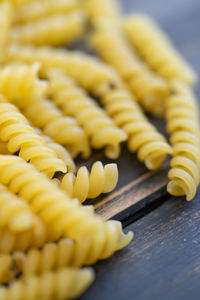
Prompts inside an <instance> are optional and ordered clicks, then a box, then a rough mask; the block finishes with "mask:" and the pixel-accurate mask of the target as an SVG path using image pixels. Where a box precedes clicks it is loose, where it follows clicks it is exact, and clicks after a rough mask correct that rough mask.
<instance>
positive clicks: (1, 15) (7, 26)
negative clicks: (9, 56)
mask: <svg viewBox="0 0 200 300" xmlns="http://www.w3.org/2000/svg"><path fill="white" fill-rule="evenodd" d="M11 21H12V6H11V3H10V2H9V1H4V2H0V64H1V63H2V62H3V61H4V57H5V55H6V51H7V49H6V48H7V46H8V42H9V37H10V30H11Z"/></svg>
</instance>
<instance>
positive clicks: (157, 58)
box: [123, 14, 197, 84]
mask: <svg viewBox="0 0 200 300" xmlns="http://www.w3.org/2000/svg"><path fill="white" fill-rule="evenodd" d="M123 25H124V30H125V32H126V34H127V36H128V38H129V40H130V42H131V44H133V46H135V47H136V48H137V50H138V52H139V53H140V54H141V55H142V57H143V58H144V59H145V60H146V61H147V63H148V64H149V65H150V66H151V67H152V68H153V69H154V70H155V71H157V72H158V73H159V74H160V75H161V76H163V77H165V78H166V79H169V80H174V79H176V80H180V81H183V82H185V83H188V84H194V83H195V82H196V78H197V76H196V74H195V71H194V70H193V69H192V67H191V66H189V64H188V63H187V62H186V61H185V60H184V58H183V57H182V56H181V55H180V54H179V53H178V51H176V49H175V48H174V46H173V45H172V43H171V41H170V40H169V37H168V36H167V35H166V34H165V33H164V32H163V31H162V30H161V28H160V27H159V26H158V25H157V24H156V23H155V21H153V20H152V19H151V18H150V17H148V16H146V15H139V14H138V15H137V14H136V15H131V16H130V17H127V18H125V20H124V24H123Z"/></svg>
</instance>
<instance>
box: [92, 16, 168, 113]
mask: <svg viewBox="0 0 200 300" xmlns="http://www.w3.org/2000/svg"><path fill="white" fill-rule="evenodd" d="M90 41H91V45H92V46H93V48H94V49H95V50H96V51H97V53H98V54H99V55H100V57H102V58H103V59H104V60H105V61H106V62H107V63H109V64H111V65H112V66H113V67H114V68H116V70H117V71H118V72H119V74H120V75H121V76H122V78H123V79H124V80H125V81H126V82H127V84H128V87H129V88H130V89H131V91H132V92H133V93H134V94H135V95H136V96H137V98H138V100H139V101H140V102H141V104H142V105H143V107H144V108H145V109H146V110H147V111H149V112H150V113H152V114H156V116H160V115H162V114H163V110H161V109H162V107H163V105H160V104H162V103H163V101H164V100H165V98H166V96H167V95H168V86H167V83H166V82H165V80H164V79H162V78H161V77H158V76H157V75H156V74H155V73H153V72H152V71H151V70H149V69H148V68H147V66H146V65H145V64H144V63H143V62H142V61H141V60H140V59H139V57H137V55H136V54H135V53H133V52H132V51H131V49H130V47H129V45H128V44H127V43H126V40H125V39H124V37H123V35H122V34H121V32H120V30H118V27H117V26H113V24H112V23H110V20H104V19H103V20H98V22H97V25H96V29H95V31H94V33H93V34H92V36H91V39H90ZM160 107H161V109H160Z"/></svg>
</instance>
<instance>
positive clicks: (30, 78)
mask: <svg viewBox="0 0 200 300" xmlns="http://www.w3.org/2000/svg"><path fill="white" fill-rule="evenodd" d="M39 68H40V65H39V64H38V63H34V64H32V65H31V66H26V65H23V64H16V65H10V66H6V67H4V68H1V69H0V93H1V94H3V95H4V96H5V97H6V98H7V99H8V100H16V99H27V98H29V97H30V96H32V95H36V94H44V92H45V90H46V82H45V81H44V80H43V81H42V80H39V79H38V71H39Z"/></svg>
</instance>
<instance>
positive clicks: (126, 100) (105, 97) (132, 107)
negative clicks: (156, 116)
mask: <svg viewBox="0 0 200 300" xmlns="http://www.w3.org/2000/svg"><path fill="white" fill-rule="evenodd" d="M96 93H97V95H98V96H100V98H101V100H102V103H103V105H104V107H105V109H106V111H107V113H108V114H109V115H110V116H111V117H112V118H113V120H114V121H115V123H116V125H117V126H119V127H120V128H122V129H123V130H124V131H125V132H126V134H127V136H128V148H129V150H130V151H131V152H137V157H138V159H139V160H140V161H141V162H144V163H145V165H146V167H147V168H148V169H150V170H156V169H158V168H160V167H161V165H162V163H163V160H164V159H165V157H166V155H167V154H171V153H172V149H171V147H170V146H169V145H168V144H167V142H166V139H165V138H164V137H163V136H162V135H161V134H160V133H158V132H157V130H156V128H155V127H154V126H153V125H152V124H150V123H149V121H148V120H147V118H146V117H145V115H144V114H143V112H142V111H141V109H140V107H139V105H138V104H137V102H136V101H134V98H133V97H132V95H131V94H130V93H129V92H128V91H127V90H125V89H115V88H112V87H109V86H102V87H99V89H98V90H96Z"/></svg>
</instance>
